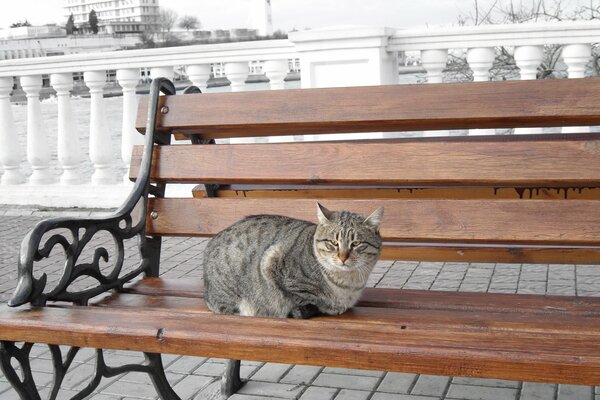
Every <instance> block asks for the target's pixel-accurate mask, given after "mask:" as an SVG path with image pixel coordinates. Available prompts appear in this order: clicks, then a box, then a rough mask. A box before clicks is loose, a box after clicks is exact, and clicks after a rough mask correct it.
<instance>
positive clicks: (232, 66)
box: [225, 62, 249, 92]
mask: <svg viewBox="0 0 600 400" xmlns="http://www.w3.org/2000/svg"><path fill="white" fill-rule="evenodd" d="M248 72H249V68H248V63H247V62H227V63H225V75H226V76H227V79H229V82H231V91H232V92H241V91H243V90H244V85H245V84H246V79H247V78H248Z"/></svg>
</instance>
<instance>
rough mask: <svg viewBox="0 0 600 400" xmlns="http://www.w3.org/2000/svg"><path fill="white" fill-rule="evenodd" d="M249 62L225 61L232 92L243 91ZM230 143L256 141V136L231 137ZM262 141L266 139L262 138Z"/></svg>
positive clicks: (226, 73)
mask: <svg viewBox="0 0 600 400" xmlns="http://www.w3.org/2000/svg"><path fill="white" fill-rule="evenodd" d="M248 71H249V69H248V63H247V62H228V63H225V75H226V76H227V79H229V82H231V91H232V92H241V91H243V90H244V85H245V82H246V79H247V78H248ZM229 141H230V143H255V142H256V140H255V139H254V138H231V139H230V140H229ZM261 141H264V140H262V139H261Z"/></svg>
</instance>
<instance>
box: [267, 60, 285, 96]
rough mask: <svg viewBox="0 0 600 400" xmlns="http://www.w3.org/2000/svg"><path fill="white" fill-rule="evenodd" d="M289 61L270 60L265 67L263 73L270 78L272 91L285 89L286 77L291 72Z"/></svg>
mask: <svg viewBox="0 0 600 400" xmlns="http://www.w3.org/2000/svg"><path fill="white" fill-rule="evenodd" d="M289 69H290V67H289V64H288V60H268V61H265V63H264V65H263V72H264V73H265V75H266V76H267V78H269V85H270V87H271V90H278V89H283V88H284V85H285V77H286V76H287V74H288V72H289Z"/></svg>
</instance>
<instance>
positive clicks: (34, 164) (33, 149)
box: [21, 75, 54, 185]
mask: <svg viewBox="0 0 600 400" xmlns="http://www.w3.org/2000/svg"><path fill="white" fill-rule="evenodd" d="M21 87H22V88H23V90H24V91H25V94H26V95H27V160H28V161H29V164H31V169H32V170H33V173H32V174H31V176H30V177H29V182H30V183H32V184H36V185H44V184H48V183H51V182H52V181H53V180H54V179H53V176H52V174H51V173H50V147H49V145H48V137H47V136H46V134H45V133H44V131H43V130H42V107H41V104H40V90H41V89H42V77H41V76H40V75H30V76H22V77H21Z"/></svg>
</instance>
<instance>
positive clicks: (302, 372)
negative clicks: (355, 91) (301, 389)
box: [279, 365, 323, 385]
mask: <svg viewBox="0 0 600 400" xmlns="http://www.w3.org/2000/svg"><path fill="white" fill-rule="evenodd" d="M322 369H323V367H315V366H312V365H295V366H294V367H293V368H292V369H291V370H290V371H289V372H288V373H287V374H285V376H284V377H283V378H281V380H280V381H279V382H281V383H291V384H294V385H298V384H301V385H306V384H309V383H311V382H312V381H313V379H315V377H316V376H317V375H318V374H319V372H321V370H322Z"/></svg>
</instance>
